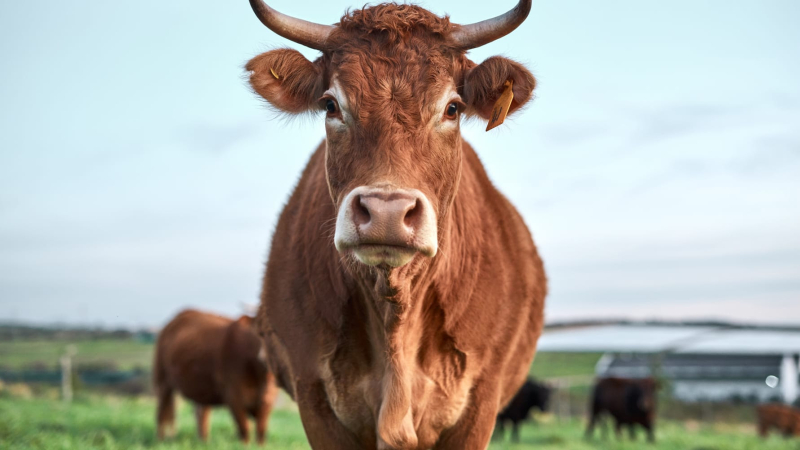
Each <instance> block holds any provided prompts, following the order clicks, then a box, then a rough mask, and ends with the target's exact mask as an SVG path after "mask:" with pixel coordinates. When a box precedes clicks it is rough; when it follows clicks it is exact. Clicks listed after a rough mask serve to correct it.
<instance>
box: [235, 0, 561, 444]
mask: <svg viewBox="0 0 800 450" xmlns="http://www.w3.org/2000/svg"><path fill="white" fill-rule="evenodd" d="M451 28H452V27H451V26H450V24H449V20H448V19H447V18H439V17H436V16H435V15H433V14H431V13H430V12H428V11H426V10H424V9H422V8H419V7H416V6H411V5H396V4H386V5H378V6H374V7H370V8H366V9H363V10H357V11H353V12H352V13H350V14H348V15H347V16H345V17H344V18H342V20H341V22H340V23H339V27H338V28H337V29H336V30H335V31H334V32H333V34H332V35H331V37H330V38H329V40H328V45H327V47H328V49H327V50H325V51H323V54H322V56H321V57H320V58H318V59H317V60H316V61H315V62H313V63H311V62H308V61H307V60H305V59H304V58H303V57H302V56H301V55H300V54H299V53H298V52H296V51H294V50H288V49H283V50H274V51H271V52H267V53H264V54H262V55H259V56H257V57H256V58H254V59H253V60H251V61H250V62H249V63H248V64H247V69H248V70H249V71H251V74H250V81H251V84H252V86H253V88H254V90H255V91H256V92H257V93H259V94H260V95H262V96H263V97H264V98H265V99H266V100H267V101H269V102H270V103H271V104H272V105H273V106H274V107H276V108H278V109H280V110H283V111H285V112H287V113H293V114H296V113H301V112H305V111H307V110H309V108H310V106H309V105H312V104H314V102H316V100H317V99H319V97H320V96H321V95H323V93H324V92H325V90H326V89H329V88H330V87H331V84H332V82H333V80H334V79H335V80H337V81H338V83H340V84H341V86H342V87H343V89H344V91H345V95H346V96H347V99H346V100H347V103H348V104H349V108H350V113H351V114H352V117H353V122H352V123H350V124H348V125H347V129H346V130H344V131H342V130H341V129H339V130H338V131H337V129H334V128H329V129H328V137H327V140H326V142H325V143H323V144H322V145H320V146H319V148H318V149H317V150H316V152H314V154H313V155H312V157H311V159H310V161H309V163H308V165H307V166H306V168H305V170H304V172H303V174H302V177H301V179H300V181H299V183H298V185H297V187H296V189H295V191H294V193H293V194H292V196H291V198H290V199H289V202H288V204H287V205H286V207H285V208H284V211H283V213H282V214H281V217H280V220H279V222H278V225H277V228H276V230H275V234H274V237H273V241H272V248H271V251H270V256H269V262H268V264H267V270H266V275H265V277H264V285H263V291H262V300H261V307H260V310H259V320H260V323H261V327H262V330H263V331H264V334H265V341H266V343H267V347H268V349H267V350H268V351H267V354H268V358H269V364H270V367H271V369H272V370H274V371H275V374H276V377H277V379H278V382H279V384H280V385H281V386H282V387H283V388H284V389H286V390H287V392H289V393H290V395H292V397H293V398H294V399H295V400H297V402H298V406H299V409H300V414H301V418H302V420H303V425H304V427H305V430H306V433H307V435H308V439H309V442H310V443H311V446H312V447H313V448H315V449H357V448H364V449H375V448H378V449H428V448H436V449H459V450H463V449H480V448H485V447H486V446H487V445H488V442H489V439H490V437H491V433H492V429H493V426H494V421H495V417H496V416H497V413H498V410H499V409H500V408H501V407H502V406H504V405H505V404H507V403H508V402H509V401H510V399H511V397H512V396H513V395H514V393H515V392H516V391H517V390H518V389H519V387H520V386H521V385H522V383H523V382H524V381H525V376H526V374H527V372H528V368H529V366H530V364H531V361H532V359H533V354H534V351H535V346H536V341H537V339H538V337H539V335H540V333H541V329H542V322H543V317H542V311H543V307H544V298H545V294H546V280H545V275H544V269H543V266H542V261H541V259H540V258H539V256H538V254H537V251H536V247H535V246H534V244H533V241H532V239H531V235H530V232H529V231H528V229H527V227H526V226H525V224H524V222H523V220H522V218H521V217H520V215H519V213H518V212H517V211H516V210H515V209H514V207H513V206H512V205H511V204H510V203H509V202H508V200H506V198H505V197H503V196H502V195H501V194H500V193H499V192H498V191H497V190H496V189H495V188H494V186H493V185H492V183H491V182H490V181H489V178H488V177H487V175H486V173H485V171H484V169H483V165H482V164H481V162H480V160H479V159H478V156H477V154H476V153H475V151H474V150H473V149H472V148H471V147H470V146H469V145H468V144H467V143H466V142H464V141H462V139H461V135H460V129H459V128H458V126H450V125H448V126H445V127H438V128H437V127H436V126H434V128H431V126H430V124H431V123H434V124H437V123H439V122H437V120H440V121H441V120H443V119H440V117H441V114H442V112H441V111H440V110H437V109H436V103H437V101H439V99H441V98H442V96H443V95H445V94H446V93H447V91H448V90H449V89H451V87H452V86H454V87H455V88H456V91H457V93H458V94H459V95H460V96H461V99H462V102H463V103H464V108H465V109H464V108H462V109H463V110H464V112H466V113H467V114H473V115H476V116H479V117H484V118H485V117H486V116H487V114H488V113H487V112H488V111H490V110H491V107H492V104H493V102H494V100H495V99H496V98H497V97H498V96H499V95H500V93H501V92H502V89H503V84H504V83H505V81H506V80H507V79H509V78H512V79H513V80H514V89H515V102H514V103H513V105H512V111H511V112H512V113H513V112H514V111H515V110H517V109H519V108H520V107H522V106H523V105H524V103H525V102H527V101H528V100H529V99H530V98H531V96H532V95H531V94H532V91H533V88H534V86H535V80H534V78H533V76H532V75H531V74H530V72H528V71H527V70H526V69H525V68H524V67H522V66H521V65H519V64H517V63H515V62H513V61H510V60H508V59H506V58H500V57H494V58H491V59H489V60H487V61H486V62H484V63H483V64H480V65H476V64H475V63H473V62H472V61H470V60H469V59H467V57H466V56H465V54H464V53H463V52H462V51H460V50H457V49H455V47H454V46H453V45H451V42H450V37H449V32H450V30H451ZM270 69H273V70H274V71H276V72H277V74H278V75H279V77H278V79H276V78H275V77H274V76H273V75H272V74H271V72H270ZM312 109H313V108H312ZM387 180H388V181H389V182H391V183H392V184H393V185H396V186H404V187H409V188H414V189H418V190H420V191H421V192H423V193H424V195H425V196H426V197H427V198H428V199H429V200H430V202H431V205H432V207H433V209H434V210H435V212H436V218H437V222H438V223H437V225H438V242H439V253H438V254H437V255H436V256H435V257H433V258H426V257H422V256H421V255H417V256H416V257H415V258H414V259H413V260H412V261H411V262H410V263H408V264H406V265H404V266H402V267H398V268H394V269H391V268H387V267H381V266H378V267H370V266H366V265H363V264H360V263H358V262H356V261H355V260H354V259H353V258H352V257H351V255H347V254H345V255H340V254H339V253H338V252H337V251H336V249H335V247H334V245H333V239H332V235H333V226H334V224H335V221H336V213H337V209H338V208H339V205H340V203H341V201H342V199H343V197H344V196H345V195H346V194H347V193H348V192H349V191H351V190H352V189H353V188H355V187H357V186H365V185H370V184H372V183H376V182H385V181H387Z"/></svg>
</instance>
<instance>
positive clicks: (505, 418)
mask: <svg viewBox="0 0 800 450" xmlns="http://www.w3.org/2000/svg"><path fill="white" fill-rule="evenodd" d="M551 394H552V389H551V388H550V387H549V386H547V385H545V384H542V383H538V382H536V381H535V380H533V379H530V378H529V379H528V380H527V381H525V384H523V385H522V387H521V388H520V389H519V391H517V393H516V395H514V398H512V399H511V403H509V404H508V406H506V407H505V409H503V411H501V412H500V414H498V415H497V432H498V434H497V437H498V438H500V439H502V438H503V437H504V434H505V430H504V427H503V425H504V423H505V422H511V425H512V427H513V428H512V429H511V439H512V440H513V441H514V442H519V424H520V422H523V421H524V420H527V419H528V416H529V415H530V412H531V410H532V409H533V408H536V409H538V410H539V411H541V412H546V411H547V408H548V406H549V404H550V395H551Z"/></svg>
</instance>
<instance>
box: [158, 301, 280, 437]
mask: <svg viewBox="0 0 800 450" xmlns="http://www.w3.org/2000/svg"><path fill="white" fill-rule="evenodd" d="M263 352H264V350H263V345H262V343H261V340H260V337H259V336H258V334H257V333H256V331H255V329H254V327H253V323H252V319H251V318H250V317H247V316H242V317H241V318H239V320H236V321H233V320H231V319H228V318H225V317H221V316H217V315H213V314H207V313H203V312H199V311H194V310H186V311H183V312H181V313H180V314H178V315H177V316H176V317H175V318H174V319H172V321H170V323H168V324H167V326H165V327H164V329H163V330H161V333H160V334H159V336H158V342H157V344H156V356H155V364H154V370H153V384H154V386H155V390H156V393H157V395H158V413H157V424H158V438H159V439H163V438H164V437H165V435H166V434H167V432H168V431H169V430H168V428H173V426H174V420H175V400H174V393H175V392H176V391H177V392H179V393H181V394H182V395H183V396H184V397H186V398H187V399H189V400H190V401H192V402H193V403H195V413H196V418H197V433H198V435H199V436H200V438H201V439H203V440H206V439H207V437H208V418H209V412H210V408H211V407H212V406H221V405H226V406H227V407H228V408H229V409H230V411H231V414H232V415H233V417H234V420H235V421H236V425H237V427H238V429H239V438H240V439H241V440H242V441H244V442H248V441H249V439H250V433H249V425H248V422H247V416H248V415H249V416H251V417H253V418H254V419H256V436H257V440H258V442H259V443H263V442H264V439H265V436H266V431H267V429H266V423H267V418H268V417H269V413H270V410H271V409H272V403H273V402H274V400H275V395H276V394H277V387H276V385H275V377H274V375H272V374H271V373H269V372H268V371H267V367H266V361H265V360H264V353H263Z"/></svg>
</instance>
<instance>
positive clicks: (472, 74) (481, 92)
mask: <svg viewBox="0 0 800 450" xmlns="http://www.w3.org/2000/svg"><path fill="white" fill-rule="evenodd" d="M508 80H511V81H512V82H513V84H512V88H511V89H512V91H513V93H514V99H513V100H512V101H511V106H510V107H509V108H508V114H509V115H510V114H513V113H514V112H515V111H517V110H519V109H520V108H521V107H522V106H523V105H525V103H527V102H528V100H530V99H531V98H532V97H533V89H534V88H535V87H536V78H534V77H533V74H531V72H530V71H529V70H528V69H526V68H525V66H523V65H522V64H520V63H518V62H516V61H512V60H510V59H508V58H503V57H502V56H493V57H491V58H489V59H487V60H486V61H484V62H482V63H480V64H478V65H477V66H474V67H472V68H471V69H469V71H468V72H467V74H466V77H465V80H464V100H465V103H466V104H467V109H466V113H467V114H468V115H473V116H480V117H481V118H483V119H484V120H489V119H490V118H491V116H492V108H493V107H494V105H495V103H496V102H497V100H498V99H499V98H500V96H501V95H502V94H503V91H504V90H505V87H506V81H508Z"/></svg>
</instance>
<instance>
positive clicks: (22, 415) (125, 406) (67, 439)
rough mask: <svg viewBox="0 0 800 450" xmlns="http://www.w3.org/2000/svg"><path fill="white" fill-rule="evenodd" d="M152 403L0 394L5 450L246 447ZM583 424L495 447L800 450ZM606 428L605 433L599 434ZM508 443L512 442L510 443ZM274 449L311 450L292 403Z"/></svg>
mask: <svg viewBox="0 0 800 450" xmlns="http://www.w3.org/2000/svg"><path fill="white" fill-rule="evenodd" d="M154 409H155V404H154V401H153V399H152V398H146V397H145V398H136V399H123V398H117V397H99V396H91V397H84V398H81V399H79V400H77V401H75V402H73V403H72V404H70V405H66V404H64V403H62V402H60V401H58V400H47V399H40V398H37V399H15V398H8V397H0V448H1V449H7V450H23V449H25V450H38V449H42V450H44V449H46V450H61V449H81V450H84V449H85V450H101V449H103V450H117V449H120V450H121V449H131V450H137V449H161V450H179V449H194V448H202V449H219V450H229V449H244V448H247V447H245V446H243V445H241V444H239V443H238V442H237V441H236V439H235V433H234V427H233V423H232V421H231V420H230V417H229V415H228V413H227V411H224V410H216V411H215V412H214V413H213V414H212V424H211V438H210V440H209V442H208V443H207V444H202V443H200V442H199V441H198V440H197V438H196V435H195V426H194V420H193V417H192V411H191V407H190V405H188V404H187V403H185V402H181V406H180V408H179V416H178V422H177V435H176V437H175V438H174V439H172V440H170V441H168V442H165V443H159V442H157V441H156V440H155V438H154V433H155V425H154ZM583 427H584V423H583V422H582V421H579V420H571V421H561V422H560V421H557V420H556V419H555V418H552V417H545V418H543V420H541V421H539V423H538V424H527V425H525V426H524V427H523V428H522V430H521V442H520V443H519V444H511V443H508V442H500V441H495V442H493V443H492V445H491V446H490V449H491V450H501V449H503V450H524V449H537V450H556V449H559V450H560V449H570V450H590V449H591V450H601V449H609V450H612V449H613V450H633V449H640V448H646V449H652V450H701V449H702V450H712V449H716V450H798V449H800V440H787V439H783V438H780V437H777V436H774V437H770V438H769V439H768V440H766V441H764V440H761V439H759V438H758V437H756V436H755V429H754V427H753V426H750V425H724V424H719V425H716V426H712V425H700V424H697V423H688V424H687V423H681V422H665V423H659V424H658V431H657V439H658V443H657V444H656V445H652V446H650V445H644V444H643V441H642V438H643V435H642V434H641V433H639V441H637V442H630V441H628V440H625V441H623V442H621V443H620V442H617V441H616V439H614V438H613V437H610V438H609V439H608V440H604V439H602V438H600V437H599V432H598V437H596V438H595V439H594V440H592V441H586V440H584V439H583ZM598 431H599V430H598ZM506 439H507V438H506ZM267 448H269V449H275V450H287V449H307V448H308V444H307V443H306V440H305V434H304V432H303V427H302V425H301V423H300V419H299V416H298V414H297V412H296V411H295V410H294V409H293V408H292V407H291V405H288V406H285V407H283V408H281V409H278V410H276V411H275V413H274V414H273V415H272V417H271V419H270V424H269V442H268V444H267Z"/></svg>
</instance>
